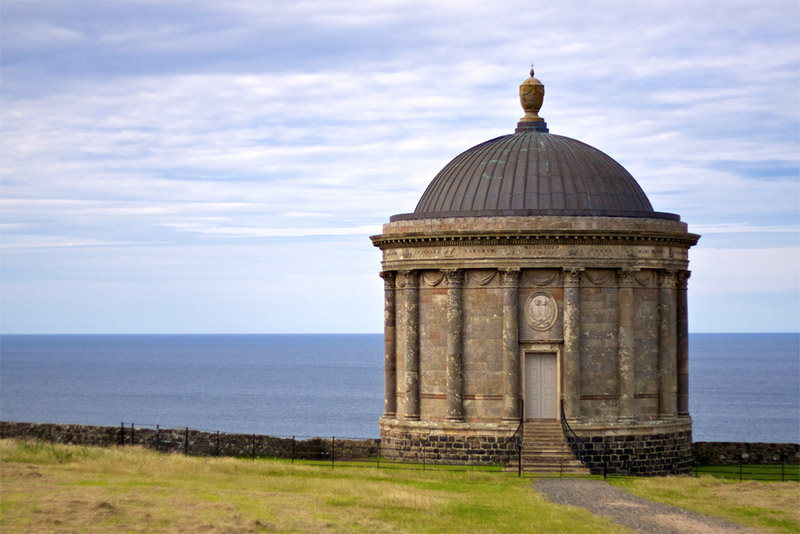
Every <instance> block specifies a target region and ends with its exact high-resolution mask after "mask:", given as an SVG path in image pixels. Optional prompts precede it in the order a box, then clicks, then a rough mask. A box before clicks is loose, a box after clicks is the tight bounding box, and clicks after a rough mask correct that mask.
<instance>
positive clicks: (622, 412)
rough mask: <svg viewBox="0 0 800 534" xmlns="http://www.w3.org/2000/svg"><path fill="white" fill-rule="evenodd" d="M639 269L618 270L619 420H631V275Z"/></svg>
mask: <svg viewBox="0 0 800 534" xmlns="http://www.w3.org/2000/svg"><path fill="white" fill-rule="evenodd" d="M638 270H639V269H620V270H619V277H618V279H619V289H618V290H617V291H618V292H619V294H618V296H617V300H618V303H619V311H618V313H619V325H618V326H619V349H618V351H617V365H618V372H619V376H618V380H619V418H620V419H622V420H631V419H633V402H634V401H633V399H634V393H635V391H634V355H635V352H634V351H635V348H634V330H633V282H634V280H633V273H634V272H636V271H638Z"/></svg>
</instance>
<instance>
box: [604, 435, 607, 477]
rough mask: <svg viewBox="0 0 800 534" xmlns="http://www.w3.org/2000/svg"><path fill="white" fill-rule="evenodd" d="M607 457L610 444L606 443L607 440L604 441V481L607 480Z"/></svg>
mask: <svg viewBox="0 0 800 534" xmlns="http://www.w3.org/2000/svg"><path fill="white" fill-rule="evenodd" d="M607 455H608V443H606V440H605V439H603V478H604V479H605V478H606V470H607V466H606V456H607Z"/></svg>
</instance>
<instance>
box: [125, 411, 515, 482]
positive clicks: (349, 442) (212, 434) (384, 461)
mask: <svg viewBox="0 0 800 534" xmlns="http://www.w3.org/2000/svg"><path fill="white" fill-rule="evenodd" d="M117 435H118V441H117V444H118V445H121V446H127V445H139V446H143V447H146V448H149V449H154V450H156V451H160V452H173V453H175V452H177V453H182V454H186V455H193V456H234V457H239V458H251V459H253V460H256V459H276V460H286V461H289V462H290V463H294V462H295V461H298V462H299V461H302V462H303V463H304V464H307V465H318V466H330V467H332V468H333V467H336V466H340V467H345V466H346V467H371V468H376V469H417V470H422V471H426V470H448V471H467V470H471V471H475V470H483V471H502V469H503V467H504V466H503V465H492V464H488V465H487V463H486V462H485V460H482V458H481V454H480V452H479V451H464V453H465V455H466V456H467V460H462V461H458V462H456V461H449V460H448V459H447V458H443V457H442V455H441V454H440V453H439V452H437V451H431V450H425V449H421V450H420V451H418V452H415V454H414V456H413V458H409V459H405V460H397V459H396V458H398V457H400V456H401V455H402V454H403V453H407V451H405V450H401V449H395V448H392V447H388V446H386V445H382V444H381V441H380V440H379V439H375V438H350V437H337V436H331V437H330V438H322V437H317V436H267V435H260V434H239V433H231V432H222V431H219V430H205V429H196V428H190V427H184V428H177V429H176V428H164V427H161V426H160V425H152V424H141V423H124V422H123V423H120V425H119V427H118V430H117ZM513 473H516V469H514V470H513Z"/></svg>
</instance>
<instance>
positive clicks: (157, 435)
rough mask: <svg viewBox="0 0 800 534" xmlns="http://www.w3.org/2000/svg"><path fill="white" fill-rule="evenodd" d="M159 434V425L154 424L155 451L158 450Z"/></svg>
mask: <svg viewBox="0 0 800 534" xmlns="http://www.w3.org/2000/svg"><path fill="white" fill-rule="evenodd" d="M160 436H161V428H159V426H158V425H156V452H158V445H159V443H158V442H159V438H160Z"/></svg>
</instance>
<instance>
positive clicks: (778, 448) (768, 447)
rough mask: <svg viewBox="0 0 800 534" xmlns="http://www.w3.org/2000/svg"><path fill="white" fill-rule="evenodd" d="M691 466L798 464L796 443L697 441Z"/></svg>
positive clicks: (799, 447) (799, 451) (799, 457)
mask: <svg viewBox="0 0 800 534" xmlns="http://www.w3.org/2000/svg"><path fill="white" fill-rule="evenodd" d="M692 456H693V458H694V462H693V465H737V464H742V463H743V464H762V465H770V464H781V463H787V464H798V463H800V444H798V443H737V442H727V441H698V442H695V443H692Z"/></svg>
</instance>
